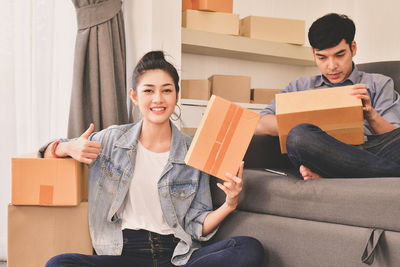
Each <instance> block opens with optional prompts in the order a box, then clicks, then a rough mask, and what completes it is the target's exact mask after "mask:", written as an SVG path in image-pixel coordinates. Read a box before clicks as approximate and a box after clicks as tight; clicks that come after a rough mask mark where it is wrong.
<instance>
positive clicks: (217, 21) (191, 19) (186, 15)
mask: <svg viewBox="0 0 400 267" xmlns="http://www.w3.org/2000/svg"><path fill="white" fill-rule="evenodd" d="M182 27H185V28H190V29H194V30H199V31H206V32H215V33H222V34H230V35H239V15H237V14H229V13H221V12H207V11H198V10H190V9H187V10H185V11H183V13H182Z"/></svg>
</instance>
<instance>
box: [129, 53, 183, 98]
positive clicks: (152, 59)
mask: <svg viewBox="0 0 400 267" xmlns="http://www.w3.org/2000/svg"><path fill="white" fill-rule="evenodd" d="M157 69H159V70H163V71H165V72H167V73H168V74H169V75H170V76H171V78H172V79H173V80H174V84H175V90H176V93H177V94H178V93H179V75H178V72H177V71H176V68H175V67H174V66H173V65H172V64H171V63H169V62H168V61H166V60H165V57H164V52H163V51H150V52H148V53H147V54H145V55H144V56H143V57H142V58H141V59H140V60H139V62H138V63H137V65H136V67H135V69H134V70H133V75H132V88H133V90H135V91H136V87H137V84H138V82H139V79H140V76H141V75H142V74H143V73H145V72H146V71H148V70H157Z"/></svg>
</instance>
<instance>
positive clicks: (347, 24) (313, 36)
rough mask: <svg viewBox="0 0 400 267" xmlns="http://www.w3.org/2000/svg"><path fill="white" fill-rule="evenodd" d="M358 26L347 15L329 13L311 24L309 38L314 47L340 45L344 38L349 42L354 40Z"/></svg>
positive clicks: (321, 47)
mask: <svg viewBox="0 0 400 267" xmlns="http://www.w3.org/2000/svg"><path fill="white" fill-rule="evenodd" d="M355 33H356V26H355V25H354V22H353V21H352V20H351V19H349V18H348V17H347V16H346V15H339V14H336V13H330V14H327V15H325V16H323V17H321V18H319V19H317V20H316V21H314V23H313V24H312V25H311V27H310V29H309V31H308V40H309V41H310V45H311V46H312V48H316V49H318V50H323V49H327V48H331V47H334V46H336V45H338V44H339V43H340V42H341V41H342V40H343V39H345V40H346V43H348V44H349V46H350V50H351V43H352V42H353V40H354V35H355Z"/></svg>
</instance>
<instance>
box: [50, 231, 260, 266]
mask: <svg viewBox="0 0 400 267" xmlns="http://www.w3.org/2000/svg"><path fill="white" fill-rule="evenodd" d="M123 237H124V246H123V250H122V255H121V256H108V255H83V254H77V253H67V254H61V255H58V256H55V257H53V258H51V259H50V260H49V261H48V262H47V264H46V267H72V266H75V267H76V266H80V267H89V266H90V267H92V266H96V267H102V266H104V267H106V266H107V267H114V266H115V267H125V266H126V267H128V266H129V267H132V266H135V267H169V266H173V265H172V264H171V257H172V254H173V251H174V249H175V246H176V244H177V243H178V242H179V240H178V239H176V238H175V237H174V236H173V235H159V234H156V233H152V232H149V231H145V230H137V231H136V230H127V229H126V230H123ZM263 258H264V249H263V247H262V245H261V243H260V242H259V241H258V240H256V239H254V238H251V237H245V236H239V237H232V238H229V239H226V240H223V241H219V242H217V243H214V244H211V245H209V246H206V247H203V248H200V249H198V250H196V251H195V252H194V253H193V254H192V256H191V257H190V259H189V262H188V263H187V264H186V265H185V266H191V267H195V266H210V267H212V266H218V267H223V266H243V267H245V266H246V267H247V266H260V265H261V264H262V261H263Z"/></svg>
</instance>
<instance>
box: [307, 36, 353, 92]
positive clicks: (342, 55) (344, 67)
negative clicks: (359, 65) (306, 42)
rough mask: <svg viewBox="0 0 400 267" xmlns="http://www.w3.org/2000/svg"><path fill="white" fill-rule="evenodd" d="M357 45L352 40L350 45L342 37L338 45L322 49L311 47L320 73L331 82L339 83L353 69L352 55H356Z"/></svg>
mask: <svg viewBox="0 0 400 267" xmlns="http://www.w3.org/2000/svg"><path fill="white" fill-rule="evenodd" d="M356 51H357V45H356V42H355V41H353V42H352V43H351V49H350V45H348V44H347V43H346V41H345V40H344V39H343V40H342V41H341V42H340V43H339V44H338V45H336V46H334V47H331V48H326V49H322V50H318V49H313V54H314V59H315V63H316V64H317V66H318V68H319V70H320V71H321V72H322V74H323V75H324V76H325V77H326V78H327V79H328V80H329V81H330V82H331V83H333V84H337V83H341V82H343V81H344V80H345V79H347V78H348V77H349V76H350V74H351V72H352V71H353V57H354V56H355V55H356Z"/></svg>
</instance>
